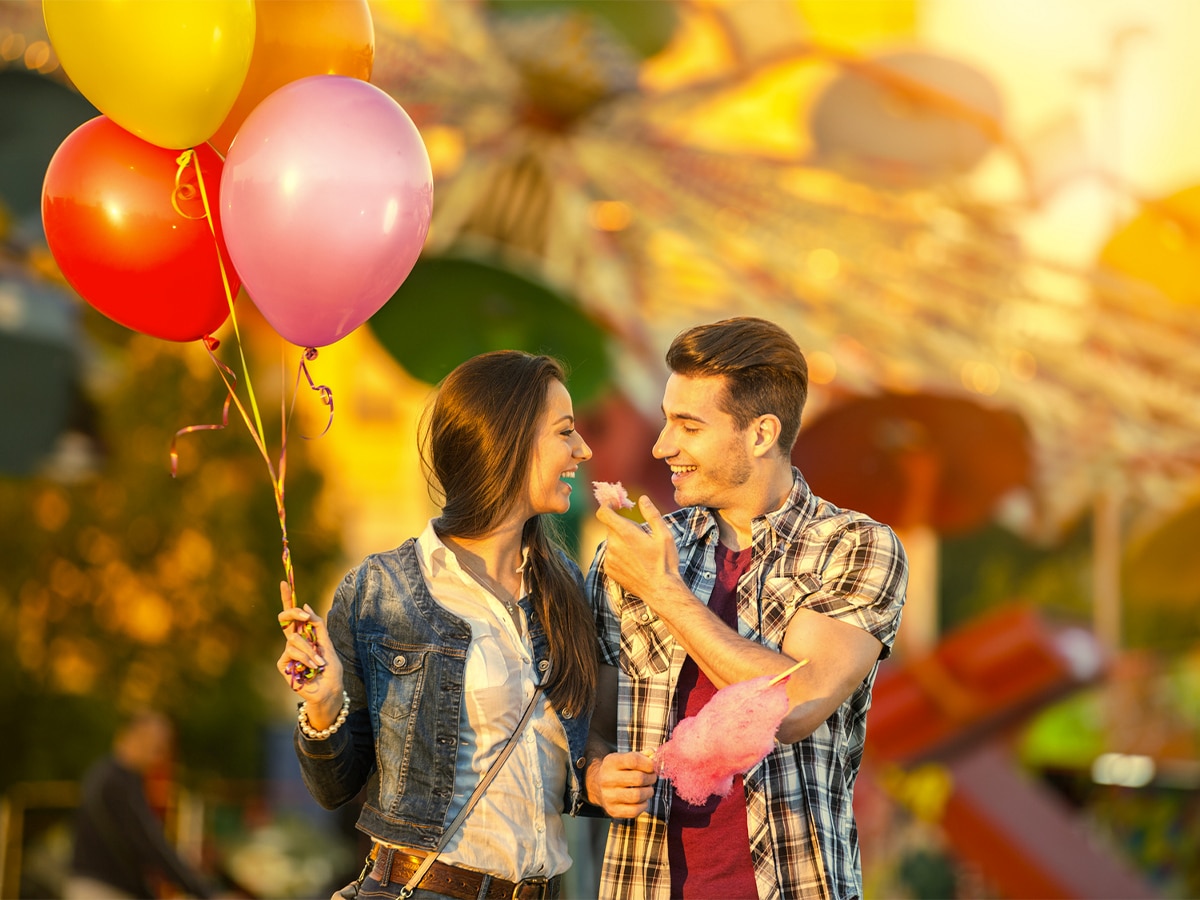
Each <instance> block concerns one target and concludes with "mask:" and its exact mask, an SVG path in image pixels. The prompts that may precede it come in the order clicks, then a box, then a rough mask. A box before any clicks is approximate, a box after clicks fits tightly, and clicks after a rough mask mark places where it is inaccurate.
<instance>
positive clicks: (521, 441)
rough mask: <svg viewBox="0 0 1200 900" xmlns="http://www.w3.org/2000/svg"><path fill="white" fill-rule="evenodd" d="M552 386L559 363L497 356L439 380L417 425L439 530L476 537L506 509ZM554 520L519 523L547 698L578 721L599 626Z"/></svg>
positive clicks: (590, 682) (587, 700)
mask: <svg viewBox="0 0 1200 900" xmlns="http://www.w3.org/2000/svg"><path fill="white" fill-rule="evenodd" d="M552 380H557V381H560V382H562V383H564V384H565V383H566V376H565V373H564V370H563V366H562V364H561V363H560V362H558V360H556V359H554V358H552V357H549V356H535V355H533V354H530V353H524V352H521V351H517V350H498V351H495V352H493V353H484V354H481V355H479V356H475V357H472V358H471V359H469V360H467V361H466V362H464V363H462V364H461V365H460V366H458V367H457V368H456V369H455V370H454V371H453V372H451V373H450V374H449V375H447V376H446V378H445V379H444V380H443V381H442V384H441V387H440V388H439V390H438V393H437V397H436V398H435V400H434V402H433V405H432V406H431V407H430V409H429V410H428V411H427V413H426V416H425V422H424V423H423V426H422V428H421V459H422V462H423V463H424V466H425V468H426V472H427V474H428V475H431V476H432V478H431V485H435V486H436V487H439V488H440V489H441V494H442V497H441V498H440V499H441V501H442V503H441V506H442V514H441V515H440V516H439V517H438V518H437V519H436V520H435V521H434V527H435V528H436V529H437V532H438V534H440V535H442V536H447V535H448V536H450V537H464V538H479V537H483V536H484V535H486V534H488V533H489V532H491V531H492V530H494V529H495V528H496V527H498V526H499V525H500V523H501V522H503V521H504V519H505V517H506V516H507V515H508V514H509V513H510V512H511V511H512V508H513V505H514V504H515V503H516V502H517V500H518V498H519V497H521V496H522V495H523V493H524V491H525V488H526V485H527V484H528V480H529V472H530V466H531V465H532V460H533V443H534V439H535V437H536V435H537V432H538V429H539V426H540V424H541V419H542V416H543V415H544V413H545V409H546V402H547V396H548V393H549V391H548V389H549V387H550V383H551V381H552ZM554 524H555V523H554V520H553V518H552V517H551V516H548V515H545V514H540V515H536V516H533V517H532V518H531V519H529V521H527V522H526V523H525V527H524V530H523V532H522V541H523V544H524V546H525V547H526V548H528V550H529V563H528V566H527V568H526V581H527V586H528V588H529V593H530V595H531V597H532V600H533V603H534V604H535V605H536V608H537V612H538V618H539V619H540V620H541V622H542V625H543V627H544V628H545V630H546V637H547V639H548V641H549V645H550V676H549V679H548V681H547V684H546V693H547V695H548V696H549V697H550V698H551V700H553V702H554V704H555V705H556V706H559V707H560V708H565V709H568V710H570V711H571V713H572V714H573V715H580V714H581V713H584V712H590V711H591V709H592V705H593V703H594V702H595V697H596V678H597V666H598V659H597V639H596V629H595V623H594V621H593V618H592V614H591V610H590V608H589V607H588V604H587V601H586V599H585V598H584V595H583V589H582V587H581V586H580V584H579V582H578V580H577V579H576V577H575V575H574V574H573V572H572V570H571V569H570V568H569V567H568V565H567V563H566V561H565V559H564V557H563V550H562V544H561V542H560V540H559V538H558V535H557V533H556V530H555V527H554Z"/></svg>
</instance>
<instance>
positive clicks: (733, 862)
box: [667, 544, 758, 900]
mask: <svg viewBox="0 0 1200 900" xmlns="http://www.w3.org/2000/svg"><path fill="white" fill-rule="evenodd" d="M750 553H751V551H750V550H749V549H746V550H739V551H733V550H729V549H727V548H726V547H725V546H724V545H723V544H718V545H717V583H716V585H715V587H714V588H713V592H712V597H710V598H709V601H708V608H709V609H711V610H712V611H713V612H714V613H716V614H717V615H718V616H719V617H720V618H721V619H722V620H723V621H724V622H725V623H726V624H727V625H729V626H731V627H732V628H734V629H736V628H737V583H738V578H740V577H741V576H742V574H743V573H744V572H745V571H746V569H747V568H749V566H750ZM675 691H676V701H677V704H678V708H679V709H680V710H681V712H680V719H683V718H684V717H686V716H694V715H695V714H696V713H698V712H699V711H700V709H701V707H703V706H704V704H705V703H707V702H708V701H709V700H710V699H711V698H712V695H713V694H715V693H716V692H717V688H716V685H714V684H713V683H712V682H711V681H709V680H708V676H707V675H705V674H704V673H703V672H702V671H700V667H699V666H697V665H696V663H695V662H693V661H692V658H691V657H690V656H689V657H688V658H687V659H686V660H685V661H684V663H683V668H682V669H681V670H680V672H679V683H678V684H677V685H676V688H675ZM667 849H668V852H669V854H670V857H669V858H670V861H671V896H672V897H679V898H685V900H691V898H695V900H713V898H714V897H720V898H722V900H757V898H758V888H757V886H756V885H755V882H754V863H753V861H752V860H751V859H750V835H749V832H748V831H747V829H746V792H745V790H744V789H743V788H742V776H741V775H738V776H736V777H735V778H734V779H733V789H732V790H731V791H730V792H729V794H728V796H725V797H715V796H714V797H709V798H708V801H707V802H706V803H704V804H703V805H702V806H692V805H691V804H690V803H688V802H687V801H685V800H681V799H680V798H679V795H678V794H676V793H675V792H674V791H672V792H671V813H670V817H669V819H668V820H667ZM689 860H691V861H692V864H693V865H692V868H691V869H689V867H688V861H689Z"/></svg>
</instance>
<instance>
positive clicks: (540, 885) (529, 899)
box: [512, 877, 550, 900]
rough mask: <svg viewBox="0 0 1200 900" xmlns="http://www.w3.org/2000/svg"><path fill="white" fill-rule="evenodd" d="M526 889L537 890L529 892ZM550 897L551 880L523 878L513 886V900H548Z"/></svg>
mask: <svg viewBox="0 0 1200 900" xmlns="http://www.w3.org/2000/svg"><path fill="white" fill-rule="evenodd" d="M526 888H535V890H534V891H532V892H528V891H526V890H525V889H526ZM549 896H550V879H549V878H543V877H534V878H522V879H521V880H520V881H518V882H517V883H516V884H514V885H513V892H512V900H546V898H547V897H549Z"/></svg>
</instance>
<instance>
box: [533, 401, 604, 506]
mask: <svg viewBox="0 0 1200 900" xmlns="http://www.w3.org/2000/svg"><path fill="white" fill-rule="evenodd" d="M591 458H592V449H591V448H590V447H589V446H588V445H587V442H586V441H584V439H583V438H582V437H580V435H579V432H578V431H576V430H575V412H574V409H573V407H572V406H571V395H570V394H569V393H568V392H567V388H566V386H565V385H564V384H563V383H562V382H561V381H557V380H551V382H550V384H549V386H548V387H547V388H546V406H545V409H544V410H543V412H542V418H541V422H540V423H539V425H538V430H537V433H536V434H535V436H534V445H533V460H532V463H531V464H530V467H529V504H530V512H531V513H532V514H534V515H536V514H537V513H546V512H551V513H564V512H566V511H567V510H568V509H570V508H571V485H570V484H568V483H567V480H568V479H572V478H574V477H575V472H576V470H577V469H578V468H579V464H580V463H581V462H583V461H584V460H587V459H591Z"/></svg>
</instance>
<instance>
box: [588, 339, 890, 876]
mask: <svg viewBox="0 0 1200 900" xmlns="http://www.w3.org/2000/svg"><path fill="white" fill-rule="evenodd" d="M667 364H668V365H669V366H670V368H671V372H672V374H671V375H670V377H669V379H668V380H667V385H666V389H665V392H664V395H663V415H664V420H665V424H664V426H663V430H662V433H661V434H660V435H659V437H658V440H657V441H656V443H655V445H654V449H653V453H654V456H655V457H657V458H659V459H662V460H664V461H665V462H666V463H667V464H668V466H669V467H670V470H671V482H672V484H673V485H674V488H675V500H676V502H677V503H678V504H679V505H680V507H681V509H679V510H677V511H676V512H674V513H671V514H670V515H669V516H667V517H666V518H663V516H662V515H661V514H660V513H659V511H658V510H657V509H655V507H654V505H653V504H652V503H651V502H650V500H649V499H648V498H646V497H642V498H641V500H640V501H639V509H640V511H641V513H642V515H643V516H644V518H645V519H646V522H647V526H648V527H647V528H643V527H642V526H640V525H639V524H637V523H636V522H634V521H632V520H629V519H627V518H625V517H623V516H621V515H619V514H618V513H617V512H615V511H613V510H611V509H607V508H602V509H601V510H600V511H599V512H598V513H597V516H598V518H599V519H600V521H601V522H602V523H603V524H604V525H605V526H607V529H608V531H607V539H606V541H605V543H604V544H602V545H601V547H600V549H599V551H598V552H597V555H596V559H595V561H594V563H593V564H592V568H591V571H590V572H589V574H588V591H589V595H590V597H591V599H592V602H593V605H594V606H595V609H596V614H597V621H598V623H599V626H600V636H601V644H602V648H603V654H604V662H605V663H606V664H607V665H605V666H603V667H602V675H601V692H600V698H599V699H598V701H597V709H596V716H595V719H594V720H593V733H592V735H591V736H590V740H589V747H588V758H587V762H586V765H587V770H586V784H587V790H588V796H589V799H590V800H591V801H592V802H593V803H595V804H597V805H599V806H601V807H602V808H603V809H604V811H605V812H606V813H608V814H609V815H610V816H612V817H613V822H612V824H611V826H610V831H609V838H608V846H607V849H606V852H605V859H604V866H603V872H602V876H601V886H600V895H601V897H605V898H648V900H660V898H666V897H668V896H670V897H684V898H689V897H696V898H707V900H712V898H722V900H736V898H763V900H766V898H780V897H786V898H823V900H824V898H836V900H848V898H859V897H861V896H862V875H861V865H860V862H859V852H858V835H857V830H856V826H855V822H854V813H853V808H852V801H853V789H854V782H855V778H856V777H857V774H858V769H859V765H860V763H861V759H862V750H863V740H864V736H865V726H866V714H867V709H868V707H869V706H870V700H871V690H872V686H873V684H874V681H875V673H876V668H877V666H878V663H879V660H880V659H882V658H884V657H886V656H887V655H888V654H889V652H890V649H891V646H892V643H893V641H894V640H895V636H896V629H897V627H898V625H899V621H900V611H901V607H902V606H903V603H904V592H905V586H906V583H907V562H906V558H905V555H904V550H903V548H902V547H901V545H900V543H899V541H898V540H897V538H896V535H895V534H894V533H893V532H892V531H891V529H889V528H887V527H886V526H884V525H881V524H879V523H878V522H875V521H872V520H871V519H869V518H867V517H866V516H864V515H862V514H861V513H857V512H852V511H849V510H843V509H839V508H838V507H836V506H834V505H833V504H831V503H828V502H826V501H824V500H822V499H820V498H819V497H816V496H815V495H814V494H813V493H812V491H811V490H810V489H809V487H808V485H807V484H806V483H805V481H804V478H803V476H802V475H801V474H800V472H799V471H798V470H796V469H795V468H793V466H792V464H791V449H792V446H793V444H794V443H795V440H796V435H797V432H798V431H799V427H800V415H801V412H802V410H803V407H804V403H805V400H806V399H807V393H808V368H807V365H806V363H805V360H804V356H803V354H802V353H801V351H800V348H799V347H798V346H797V345H796V342H795V341H794V340H793V339H792V338H791V336H790V335H788V334H787V333H786V332H785V331H783V330H782V329H781V328H779V327H778V326H776V325H774V324H773V323H771V322H767V321H765V320H762V319H756V318H737V319H727V320H725V321H721V322H716V323H713V324H710V325H703V326H698V327H696V328H692V329H690V330H688V331H685V332H684V333H682V334H680V335H679V336H678V337H677V338H676V339H675V340H674V342H673V343H672V344H671V347H670V349H669V350H668V351H667ZM802 659H807V660H809V663H808V665H807V666H804V667H803V668H800V669H799V670H798V671H796V672H795V673H794V674H793V675H792V676H791V677H790V678H789V680H788V696H789V700H790V702H791V704H792V706H791V709H790V711H789V712H788V714H787V716H786V717H785V718H784V720H783V722H782V724H781V725H780V727H779V730H778V731H777V733H776V739H777V743H776V746H775V749H774V750H772V752H771V753H770V754H769V755H768V756H767V757H766V759H764V760H763V762H762V763H760V764H759V765H757V766H755V767H754V768H752V769H751V770H750V771H749V772H747V773H746V774H745V776H744V778H743V777H738V778H737V779H736V780H735V782H734V786H733V790H732V791H731V792H730V793H729V794H728V795H727V796H726V797H724V798H720V797H712V798H710V799H709V801H708V803H706V804H705V805H703V806H700V807H696V806H691V805H690V804H688V803H686V802H685V801H683V800H682V799H681V798H679V797H678V796H677V795H675V793H674V791H673V790H672V789H671V785H670V783H669V782H668V781H666V780H665V779H663V780H658V779H656V776H655V774H654V764H653V760H652V759H651V755H652V754H653V752H654V751H655V749H656V748H657V747H658V746H660V745H661V744H662V743H663V742H664V741H666V740H667V739H668V738H669V737H670V735H671V730H672V729H673V728H674V726H675V724H676V723H677V722H678V721H680V720H681V719H683V718H684V717H686V716H691V715H694V714H695V713H696V712H697V711H698V710H699V709H700V708H701V707H702V706H703V705H704V703H705V702H706V701H707V699H708V698H709V697H711V696H712V694H713V693H715V691H716V690H718V689H720V688H722V687H724V686H725V685H728V684H731V683H734V682H738V681H744V680H746V679H749V678H754V677H757V676H760V675H774V674H778V673H781V672H783V671H785V670H787V669H789V668H790V667H792V666H793V665H794V663H795V662H797V661H799V660H802ZM614 748H615V750H616V751H617V752H611V751H612V750H613V749H614Z"/></svg>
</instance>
